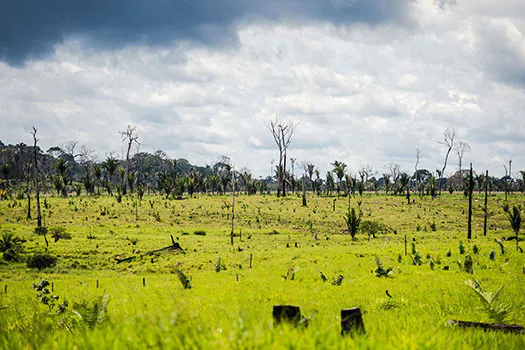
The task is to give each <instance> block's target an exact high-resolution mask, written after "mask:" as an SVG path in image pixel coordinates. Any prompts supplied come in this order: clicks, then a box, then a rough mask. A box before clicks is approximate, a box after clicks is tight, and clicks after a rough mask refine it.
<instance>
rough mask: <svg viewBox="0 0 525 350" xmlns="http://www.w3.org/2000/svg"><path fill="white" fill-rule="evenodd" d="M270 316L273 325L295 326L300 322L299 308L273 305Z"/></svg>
mask: <svg viewBox="0 0 525 350" xmlns="http://www.w3.org/2000/svg"><path fill="white" fill-rule="evenodd" d="M272 315H273V324H274V325H279V324H282V323H289V324H292V325H294V326H297V325H298V324H299V321H301V310H300V309H299V306H293V305H274V306H273V312H272Z"/></svg>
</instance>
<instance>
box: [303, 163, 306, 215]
mask: <svg viewBox="0 0 525 350" xmlns="http://www.w3.org/2000/svg"><path fill="white" fill-rule="evenodd" d="M303 207H306V171H305V173H304V175H303Z"/></svg>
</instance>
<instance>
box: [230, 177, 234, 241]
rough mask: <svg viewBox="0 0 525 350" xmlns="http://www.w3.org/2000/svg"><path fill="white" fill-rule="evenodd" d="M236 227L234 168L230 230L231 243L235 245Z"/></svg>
mask: <svg viewBox="0 0 525 350" xmlns="http://www.w3.org/2000/svg"><path fill="white" fill-rule="evenodd" d="M234 229H235V171H233V170H232V231H231V232H230V241H231V245H233V236H234V233H233V232H234Z"/></svg>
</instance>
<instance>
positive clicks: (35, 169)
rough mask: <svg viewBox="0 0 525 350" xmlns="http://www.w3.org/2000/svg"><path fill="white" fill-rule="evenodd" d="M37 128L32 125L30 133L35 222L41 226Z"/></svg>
mask: <svg viewBox="0 0 525 350" xmlns="http://www.w3.org/2000/svg"><path fill="white" fill-rule="evenodd" d="M37 131H38V129H37V128H35V127H34V126H33V131H31V135H33V142H34V143H33V180H34V182H35V193H36V222H37V227H42V216H41V214H40V187H39V183H38V160H37V154H38V151H37V149H38V148H37V142H38V139H37V138H36V133H37Z"/></svg>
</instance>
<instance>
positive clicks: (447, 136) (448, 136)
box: [438, 128, 456, 196]
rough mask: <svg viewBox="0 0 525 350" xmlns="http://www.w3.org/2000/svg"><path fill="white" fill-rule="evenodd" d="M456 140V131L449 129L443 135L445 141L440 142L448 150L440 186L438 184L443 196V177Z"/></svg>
mask: <svg viewBox="0 0 525 350" xmlns="http://www.w3.org/2000/svg"><path fill="white" fill-rule="evenodd" d="M455 138H456V131H455V130H454V129H449V128H447V129H446V130H445V132H444V133H443V140H442V141H438V143H439V144H441V145H444V146H445V147H446V149H447V151H446V153H445V161H444V162H443V168H442V169H441V171H440V173H439V184H438V193H439V195H440V196H441V187H442V183H443V176H444V175H445V169H446V168H447V162H448V156H449V154H450V151H451V150H452V148H453V147H454V139H455Z"/></svg>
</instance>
